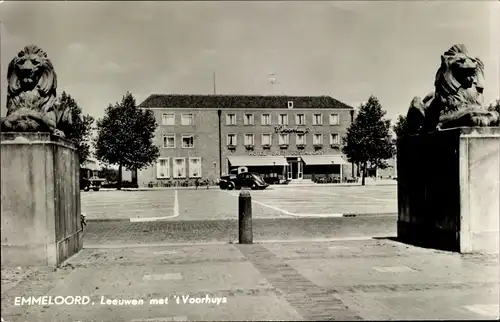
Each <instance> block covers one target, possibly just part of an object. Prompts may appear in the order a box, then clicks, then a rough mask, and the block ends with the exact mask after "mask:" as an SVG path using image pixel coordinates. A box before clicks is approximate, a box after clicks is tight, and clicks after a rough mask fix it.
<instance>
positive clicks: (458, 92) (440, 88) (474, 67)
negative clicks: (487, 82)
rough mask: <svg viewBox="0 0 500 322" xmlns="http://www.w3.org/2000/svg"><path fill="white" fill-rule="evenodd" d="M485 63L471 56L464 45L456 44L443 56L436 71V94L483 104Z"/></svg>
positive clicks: (445, 98) (445, 97) (443, 97)
mask: <svg viewBox="0 0 500 322" xmlns="http://www.w3.org/2000/svg"><path fill="white" fill-rule="evenodd" d="M483 77H484V65H483V62H482V61H481V60H480V59H479V58H474V57H471V56H469V54H468V52H467V49H466V48H465V46H464V45H455V46H453V47H451V48H450V49H449V50H448V51H446V52H445V53H444V54H443V55H442V56H441V66H440V68H439V70H438V71H437V73H436V80H435V82H434V86H435V88H436V91H435V94H436V96H439V97H441V98H442V99H444V100H447V98H448V97H450V96H451V97H454V99H459V100H463V101H464V102H467V103H473V104H478V105H481V104H482V102H483V89H484V87H483Z"/></svg>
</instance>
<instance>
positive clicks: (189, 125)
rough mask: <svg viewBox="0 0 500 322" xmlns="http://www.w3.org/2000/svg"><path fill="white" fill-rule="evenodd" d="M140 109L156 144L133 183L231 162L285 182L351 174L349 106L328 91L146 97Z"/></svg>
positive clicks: (213, 172) (219, 171) (210, 170)
mask: <svg viewBox="0 0 500 322" xmlns="http://www.w3.org/2000/svg"><path fill="white" fill-rule="evenodd" d="M139 108H142V109H149V110H151V111H153V112H154V115H155V117H156V120H157V122H158V125H159V126H158V128H157V130H156V133H155V139H154V144H156V145H158V146H159V148H160V157H159V159H158V160H157V162H156V164H154V165H153V166H150V167H149V168H146V169H144V170H141V171H139V172H138V174H137V177H138V184H139V186H147V185H148V183H150V182H156V181H159V180H172V181H173V180H185V179H194V178H206V179H209V180H216V179H217V178H219V177H220V176H221V175H223V174H227V173H229V171H230V170H232V169H234V168H238V167H247V168H248V171H254V172H258V173H261V174H264V173H269V172H277V173H279V174H283V175H284V176H285V177H288V178H289V179H291V180H304V179H306V180H307V179H311V178H312V176H313V175H317V176H325V175H329V176H338V177H340V178H344V177H349V176H353V168H352V165H351V164H350V163H348V162H347V161H346V159H345V157H344V156H343V155H342V152H341V149H340V147H341V144H342V142H341V140H342V137H343V136H344V135H345V132H346V130H347V127H348V126H349V125H350V124H351V122H352V121H353V116H354V109H353V108H352V107H350V106H348V105H346V104H344V103H342V102H340V101H338V100H336V99H334V98H332V97H329V96H316V97H311V96H247V95H151V96H149V97H148V98H147V99H146V100H144V102H142V103H141V104H140V105H139Z"/></svg>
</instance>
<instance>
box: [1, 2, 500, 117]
mask: <svg viewBox="0 0 500 322" xmlns="http://www.w3.org/2000/svg"><path fill="white" fill-rule="evenodd" d="M0 2H1V1H0ZM0 21H1V22H2V24H1V34H0V35H1V38H0V42H1V59H0V60H1V68H0V69H1V75H0V80H1V96H0V98H1V101H0V103H1V104H0V105H1V107H2V110H1V115H2V116H4V115H5V108H4V106H5V102H6V77H7V65H8V63H9V62H10V60H11V59H12V58H13V57H14V56H15V55H16V54H17V52H18V51H19V50H21V49H22V47H23V46H25V45H28V44H35V45H37V46H39V47H41V48H42V49H44V50H45V51H46V52H47V54H48V56H49V58H50V60H51V61H52V63H53V65H54V68H55V71H56V73H57V76H58V93H61V92H62V91H63V90H64V91H66V92H67V93H69V94H70V95H71V96H72V97H73V98H75V100H76V101H77V102H78V104H79V105H80V107H81V108H82V109H83V112H84V113H85V114H91V115H93V116H94V117H97V118H99V117H102V116H103V114H104V110H105V108H106V107H107V106H108V105H109V104H110V103H111V104H114V103H115V102H117V101H120V100H121V98H122V96H123V95H124V94H125V93H126V92H127V91H130V92H131V93H132V94H133V95H134V96H135V97H136V100H137V103H138V104H139V103H140V102H142V101H143V100H144V99H145V98H147V97H148V96H149V95H150V94H153V93H159V94H212V93H213V89H214V86H213V73H214V72H215V74H216V77H215V79H216V91H217V93H218V94H250V95H252V94H255V95H271V94H280V95H282V94H284V95H330V96H332V97H334V98H336V99H338V100H340V101H342V102H344V103H346V104H349V105H351V106H353V107H358V106H359V105H360V104H361V103H363V102H366V101H367V99H368V97H369V96H370V95H375V96H377V97H378V99H379V101H380V103H381V104H382V107H383V108H384V109H385V110H386V111H387V117H388V118H390V119H392V120H393V121H394V120H395V119H396V118H397V116H398V115H399V114H406V110H407V108H408V106H409V103H410V101H411V100H412V98H413V97H414V96H421V97H423V96H425V95H426V94H427V93H429V92H430V91H432V90H433V83H434V77H435V73H436V70H437V68H438V67H439V65H440V55H441V54H442V53H443V52H444V51H446V50H447V49H448V48H449V47H451V46H452V45H454V44H458V43H462V44H465V45H466V46H467V48H468V49H469V52H470V54H472V55H474V56H477V57H479V58H481V59H482V60H483V61H484V63H485V78H486V82H485V103H487V104H489V103H490V102H493V101H494V100H495V99H497V98H500V81H499V78H500V64H499V59H500V2H498V1H472V0H471V1H458V2H454V1H388V2H384V1H320V2H314V1H307V2H300V1H276V2H272V1H239V2H224V1H217V2H215V1H214V2H209V1H203V2H194V1H189V2H167V1H163V2H160V1H158V2H146V1H127V2H118V1H112V2H111V1H109V2H104V1H101V2H98V1H96V2H92V1H85V2H83V1H82V2H76V1H37V2H28V1H22V2H21V1H13V0H5V1H3V2H1V3H0ZM270 73H275V74H276V79H277V83H276V84H274V85H272V84H270V81H269V74H270Z"/></svg>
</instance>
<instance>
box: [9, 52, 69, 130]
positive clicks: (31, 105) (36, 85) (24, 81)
mask: <svg viewBox="0 0 500 322" xmlns="http://www.w3.org/2000/svg"><path fill="white" fill-rule="evenodd" d="M7 82H8V87H7V115H6V117H5V118H3V119H2V121H1V129H2V131H5V132H50V133H52V134H55V135H58V136H60V137H65V136H66V135H65V133H64V129H67V128H68V124H71V112H70V111H69V110H68V109H63V108H61V105H60V103H59V99H57V98H56V87H57V76H56V73H55V72H54V67H53V66H52V63H51V61H50V60H49V59H48V58H47V53H45V52H44V51H43V50H42V49H41V48H39V47H37V46H34V45H30V46H26V47H24V48H23V50H21V51H20V52H19V53H18V54H17V56H16V57H15V58H14V59H12V61H11V62H10V64H9V66H8V70H7ZM61 129H63V130H61Z"/></svg>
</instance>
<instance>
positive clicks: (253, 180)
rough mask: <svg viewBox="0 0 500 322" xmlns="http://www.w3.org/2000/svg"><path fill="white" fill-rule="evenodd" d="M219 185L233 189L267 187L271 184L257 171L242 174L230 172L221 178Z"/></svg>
mask: <svg viewBox="0 0 500 322" xmlns="http://www.w3.org/2000/svg"><path fill="white" fill-rule="evenodd" d="M219 187H220V188H221V189H223V190H233V189H241V188H250V189H252V190H258V189H266V188H267V187H269V184H268V183H266V182H265V181H264V179H262V177H261V176H260V175H259V174H258V173H255V172H242V173H240V174H230V175H227V176H222V177H221V178H220V180H219Z"/></svg>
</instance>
